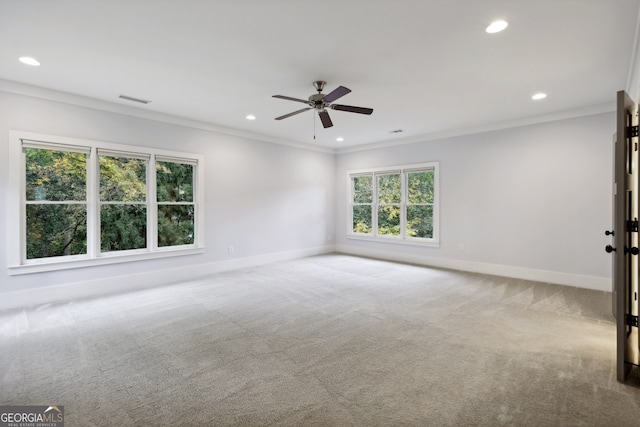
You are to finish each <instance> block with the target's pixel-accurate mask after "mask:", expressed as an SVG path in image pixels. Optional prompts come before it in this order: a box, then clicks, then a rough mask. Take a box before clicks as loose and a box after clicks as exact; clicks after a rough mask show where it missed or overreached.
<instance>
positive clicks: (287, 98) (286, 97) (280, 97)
mask: <svg viewBox="0 0 640 427" xmlns="http://www.w3.org/2000/svg"><path fill="white" fill-rule="evenodd" d="M273 98H279V99H286V100H287V101H296V102H302V103H304V104H308V103H309V101H305V100H304V99H300V98H292V97H290V96H284V95H273Z"/></svg>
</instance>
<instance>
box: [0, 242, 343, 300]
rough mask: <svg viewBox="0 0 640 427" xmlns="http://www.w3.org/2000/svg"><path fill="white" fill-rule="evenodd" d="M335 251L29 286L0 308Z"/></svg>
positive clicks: (188, 279) (301, 252)
mask: <svg viewBox="0 0 640 427" xmlns="http://www.w3.org/2000/svg"><path fill="white" fill-rule="evenodd" d="M331 252H335V246H334V245H327V246H320V247H314V248H307V249H299V250H293V251H285V252H275V253H271V254H264V255H258V256H252V257H243V258H234V259H231V260H225V261H217V262H210V263H205V264H198V265H190V266H186V267H182V268H171V269H165V270H155V271H144V272H141V273H136V274H130V275H126V276H117V277H106V278H100V279H95V280H85V281H81V282H74V283H67V284H64V285H58V286H49V287H41V288H33V289H27V290H24V291H16V292H7V293H4V294H2V299H1V300H0V311H3V310H11V309H18V308H27V307H34V306H40V305H43V304H49V303H56V302H67V301H74V300H78V299H83V298H90V297H97V296H104V295H110V294H118V293H125V292H134V291H139V290H143V289H149V288H154V287H159V286H167V285H171V284H178V283H185V282H193V281H198V280H203V279H204V278H205V277H206V276H208V275H211V274H215V273H220V272H224V271H231V270H237V269H241V268H248V267H255V266H259V265H265V264H270V263H274V262H279V261H287V260H292V259H297V258H304V257H308V256H314V255H322V254H327V253H331Z"/></svg>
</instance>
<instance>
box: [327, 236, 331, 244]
mask: <svg viewBox="0 0 640 427" xmlns="http://www.w3.org/2000/svg"><path fill="white" fill-rule="evenodd" d="M331 239H332V237H331V234H327V242H330V241H331Z"/></svg>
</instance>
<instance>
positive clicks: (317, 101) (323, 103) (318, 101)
mask: <svg viewBox="0 0 640 427" xmlns="http://www.w3.org/2000/svg"><path fill="white" fill-rule="evenodd" d="M325 84H326V82H323V81H321V80H318V81H315V82H313V86H314V87H315V88H316V90H317V91H318V93H316V94H313V95H311V96H310V97H309V99H308V100H307V101H305V100H304V99H299V98H292V97H290V96H284V95H273V97H274V98H280V99H286V100H289V101H296V102H302V103H303V104H307V105H308V107H307V108H303V109H302V110H298V111H294V112H293V113H289V114H285V115H284V116H280V117H276V120H282V119H286V118H287V117H291V116H295V115H296V114H300V113H303V112H305V111H307V110H311V109H315V110H316V111H317V112H318V116H320V121H321V122H322V126H324V127H325V128H330V127H331V126H333V122H332V121H331V117H329V113H328V112H327V108H331V109H332V110H338V111H347V112H349V113H358V114H367V115H369V114H371V113H373V108H364V107H354V106H352V105H342V104H332V102H333V101H335V100H337V99H338V98H341V97H343V96H345V95H346V94H348V93H349V92H351V89H348V88H346V87H344V86H338V87H337V88H336V89H334V90H333V91H331V92H329V93H328V94H326V95H325V94H323V93H322V89H324V85H325Z"/></svg>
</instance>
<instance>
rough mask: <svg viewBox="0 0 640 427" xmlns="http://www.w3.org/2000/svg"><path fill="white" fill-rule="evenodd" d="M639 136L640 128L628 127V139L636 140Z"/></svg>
mask: <svg viewBox="0 0 640 427" xmlns="http://www.w3.org/2000/svg"><path fill="white" fill-rule="evenodd" d="M636 136H638V126H628V127H627V138H635V137H636Z"/></svg>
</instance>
